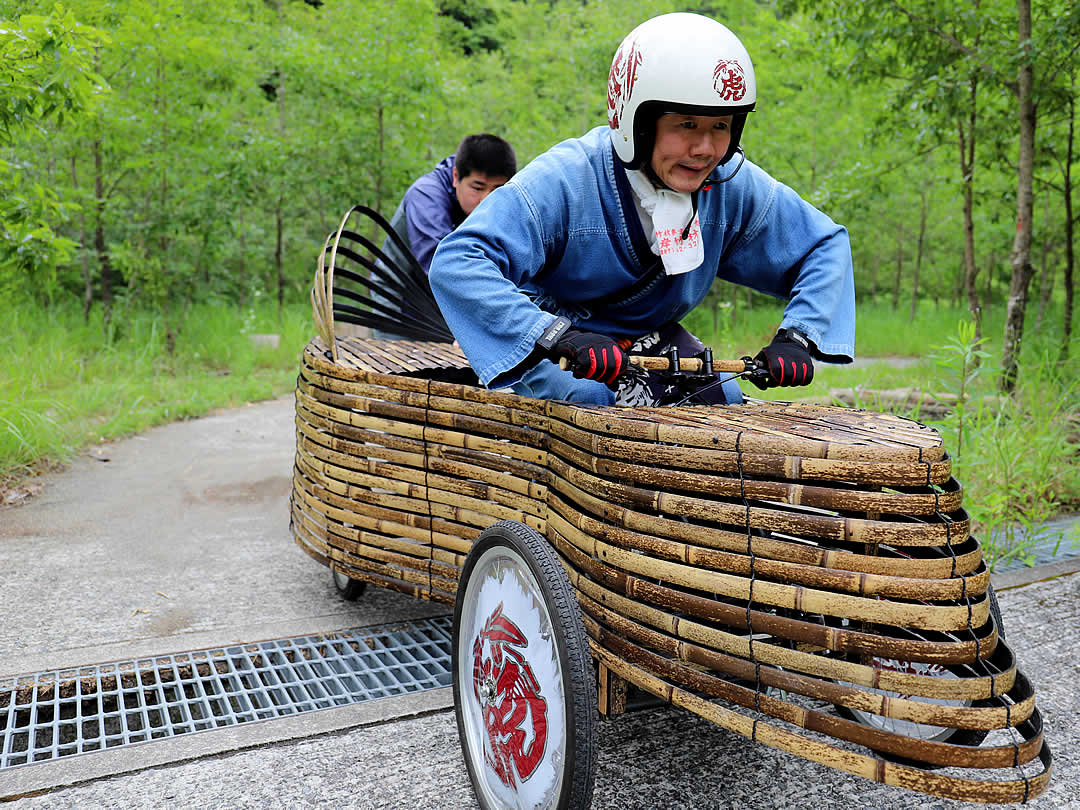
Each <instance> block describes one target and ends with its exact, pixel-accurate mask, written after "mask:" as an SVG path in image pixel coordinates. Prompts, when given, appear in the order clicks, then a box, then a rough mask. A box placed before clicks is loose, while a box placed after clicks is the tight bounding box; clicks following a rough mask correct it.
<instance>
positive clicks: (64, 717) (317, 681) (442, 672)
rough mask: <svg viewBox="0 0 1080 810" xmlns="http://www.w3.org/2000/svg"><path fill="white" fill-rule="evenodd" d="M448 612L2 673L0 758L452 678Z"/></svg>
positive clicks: (76, 748)
mask: <svg viewBox="0 0 1080 810" xmlns="http://www.w3.org/2000/svg"><path fill="white" fill-rule="evenodd" d="M450 636H451V618H450V617H449V616H441V617H438V618H434V619H418V620H414V621H410V622H404V623H400V624H392V625H383V626H380V627H366V628H360V629H355V630H345V631H342V632H340V633H335V634H331V635H314V636H302V637H298V638H286V639H277V640H274V641H263V642H259V643H257V644H242V645H236V646H232V647H222V648H217V649H211V650H198V651H195V652H185V653H177V654H174V655H165V656H154V657H152V658H140V659H138V660H135V661H122V662H118V663H111V664H99V665H96V666H91V667H79V668H77V669H65V670H56V671H52V672H39V673H38V674H36V675H27V676H24V677H19V678H6V679H0V735H2V736H0V741H2V746H0V769H3V768H11V767H15V766H17V765H27V764H30V763H34V762H42V761H44V760H49V759H55V758H56V757H64V756H70V755H72V754H82V753H86V752H89V751H100V750H103V749H106V748H115V747H117V746H121V745H131V744H133V743H140V742H146V741H148V740H157V739H163V738H165V737H174V736H176V735H179V734H187V733H190V732H193V731H205V730H207V729H213V728H221V727H222V726H231V725H236V724H237V723H246V722H249V721H251V720H266V719H269V718H273V717H283V716H286V715H293V714H298V713H300V712H309V711H314V710H315V709H325V708H329V707H332V706H344V705H347V704H350V703H360V702H362V701H365V700H372V699H375V698H383V697H392V696H395V695H402V694H406V693H408V692H418V691H421V690H424V689H433V688H435V687H439V686H449V685H450V683H451V679H452V675H451V671H450V643H451V639H450Z"/></svg>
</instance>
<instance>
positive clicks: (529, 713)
mask: <svg viewBox="0 0 1080 810" xmlns="http://www.w3.org/2000/svg"><path fill="white" fill-rule="evenodd" d="M458 598H459V599H464V600H465V602H464V603H463V605H462V611H461V630H460V640H459V644H461V645H462V646H461V647H460V648H459V649H458V671H457V672H456V673H455V676H456V678H457V679H458V683H459V684H460V686H459V694H460V700H461V703H462V706H461V709H462V717H463V720H464V726H465V731H466V738H467V739H466V740H465V741H464V743H465V745H467V746H468V749H469V750H468V753H469V755H470V758H471V760H472V762H473V765H474V767H475V768H477V770H478V771H479V773H480V781H481V783H482V784H481V791H482V792H483V793H484V794H485V795H484V796H483V797H482V798H483V799H484V800H485V802H486V804H487V805H489V806H493V807H511V808H534V807H550V806H552V805H554V804H555V803H556V802H557V801H558V797H559V794H560V792H561V790H562V782H563V769H564V765H565V759H566V706H565V703H566V701H565V696H564V689H563V679H562V672H561V670H560V667H559V651H558V646H557V644H556V641H555V637H554V634H553V629H552V623H551V617H550V616H549V615H548V611H547V608H546V606H545V604H544V599H543V596H542V591H541V590H540V586H539V585H538V583H537V582H536V580H535V579H534V578H533V576H532V574H531V573H530V571H529V569H528V567H527V566H526V565H525V562H524V561H523V560H522V559H521V557H520V556H518V555H517V554H516V553H515V552H514V551H513V550H511V549H509V548H505V547H500V546H495V547H492V548H490V549H488V550H487V552H485V553H484V554H483V555H482V556H481V557H480V559H479V560H478V561H477V564H476V566H475V568H474V569H473V571H472V575H471V576H470V577H469V582H468V585H467V586H466V590H465V592H464V593H459V594H458Z"/></svg>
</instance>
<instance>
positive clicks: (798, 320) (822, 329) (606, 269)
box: [430, 13, 855, 405]
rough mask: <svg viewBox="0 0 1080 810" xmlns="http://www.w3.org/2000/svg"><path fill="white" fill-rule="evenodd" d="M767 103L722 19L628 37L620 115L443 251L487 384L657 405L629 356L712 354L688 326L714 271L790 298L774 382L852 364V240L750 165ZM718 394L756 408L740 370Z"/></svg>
mask: <svg viewBox="0 0 1080 810" xmlns="http://www.w3.org/2000/svg"><path fill="white" fill-rule="evenodd" d="M756 98H757V92H756V83H755V78H754V68H753V65H752V64H751V62H750V56H749V55H748V54H747V52H746V49H745V48H744V47H743V45H742V43H741V42H740V41H739V39H738V38H737V37H736V36H735V35H734V34H733V33H732V32H731V31H729V30H728V29H727V28H726V27H724V26H723V25H721V24H720V23H718V22H716V21H714V20H711V19H709V18H706V17H702V16H700V15H697V14H684V13H676V14H665V15H661V16H659V17H655V18H653V19H651V20H648V21H646V22H644V23H642V24H641V25H639V26H638V27H637V28H636V29H634V30H633V31H632V32H631V33H630V34H629V35H628V36H627V37H626V39H624V40H623V42H622V44H621V45H620V46H619V49H618V51H617V52H616V54H615V58H614V60H613V61H612V65H611V72H610V75H609V78H608V124H609V125H608V126H607V127H603V126H601V127H597V128H595V129H593V130H592V131H590V132H588V133H586V134H585V135H584V136H582V137H581V138H577V139H572V140H568V141H564V142H563V143H560V144H558V145H556V146H554V147H552V148H551V149H549V150H548V151H547V152H546V153H544V154H542V155H540V156H539V157H537V158H536V159H535V160H534V161H532V162H531V163H530V164H529V165H528V166H527V167H525V168H524V169H523V170H522V171H520V172H519V173H518V174H517V175H516V176H515V177H514V178H513V179H512V180H511V181H510V182H509V183H507V184H506V185H505V186H503V187H502V188H499V189H497V190H496V191H495V192H493V193H492V194H491V195H490V196H489V197H488V198H487V199H486V200H484V202H483V203H481V204H480V205H479V206H477V208H476V210H474V211H473V213H472V214H471V215H470V216H469V218H468V219H467V220H466V221H465V222H464V223H463V224H462V225H461V227H459V228H458V229H457V230H455V231H454V232H453V233H451V234H450V235H449V236H447V237H446V238H445V239H444V240H443V241H442V242H441V243H440V245H439V247H438V249H437V250H436V253H435V257H434V259H433V261H432V265H431V274H430V279H431V287H432V291H433V292H434V294H435V297H436V300H437V301H438V303H439V307H440V309H441V310H442V312H443V314H444V316H445V318H446V322H447V324H448V325H449V327H450V329H451V330H452V331H453V333H454V335H455V337H456V338H457V340H458V342H459V343H460V345H461V348H462V349H463V351H464V352H465V355H466V356H467V357H468V359H469V362H470V364H471V365H472V367H473V369H474V370H475V371H476V373H477V375H478V376H479V378H480V380H481V382H483V383H484V384H485V385H487V386H489V387H499V386H507V385H509V386H511V387H512V388H513V390H514V391H515V392H517V393H519V394H522V395H525V396H531V397H537V398H542V399H561V400H570V401H574V402H589V403H597V404H602V405H608V404H613V403H616V402H618V403H625V404H653V403H654V402H655V400H653V399H650V396H652V394H655V392H650V391H646V390H644V389H643V388H642V387H641V384H640V383H635V384H633V385H627V383H626V381H627V380H628V379H630V380H633V379H636V378H635V377H634V376H633V375H624V374H623V372H624V370H625V368H626V365H627V355H628V353H639V352H640V353H645V354H661V353H662V351H663V350H664V349H665V348H667V347H668V346H670V345H675V346H677V347H678V349H679V352H680V354H681V355H682V356H683V357H686V356H690V355H693V354H695V353H696V352H698V351H701V349H702V348H703V345H702V344H701V342H700V341H698V340H697V339H696V338H695V337H694V336H692V335H691V334H690V333H689V332H687V331H686V330H685V329H683V328H682V327H681V326H679V325H678V321H679V320H680V319H681V318H683V317H684V316H686V315H687V314H688V313H689V312H690V311H691V310H692V309H693V308H694V307H696V306H697V305H698V304H699V303H701V301H702V300H703V299H704V298H705V296H706V294H707V293H708V291H709V288H710V287H711V286H712V283H713V281H714V280H715V279H716V278H721V279H724V280H725V281H731V282H735V283H737V284H742V285H746V286H748V287H751V288H753V289H755V290H758V291H761V292H765V293H769V294H771V295H774V296H777V297H781V298H785V299H788V304H787V306H786V308H785V310H784V316H783V319H782V321H781V324H780V329H779V331H778V332H777V334H776V336H775V337H774V338H773V340H772V342H771V343H770V344H769V345H768V346H766V347H765V348H763V349H762V350H761V352H760V353H759V354H758V355H757V359H758V360H759V361H761V362H762V364H763V365H765V366H766V367H767V368H768V370H769V376H770V377H771V380H770V383H769V384H773V385H805V384H807V383H809V382H810V381H811V379H812V378H813V374H814V360H815V359H818V360H822V361H826V362H834V363H848V362H851V360H852V358H853V354H854V337H855V290H854V280H853V272H852V261H851V247H850V243H849V240H848V236H847V232H846V230H845V229H844V228H842V227H841V226H839V225H837V224H836V223H834V222H833V221H832V220H831V219H829V218H828V217H827V216H825V215H824V214H823V213H821V212H820V211H818V210H817V209H815V208H814V207H813V206H811V205H810V204H809V203H807V202H806V201H805V200H803V199H802V198H801V197H799V195H798V194H796V193H795V192H794V191H792V190H791V189H790V188H788V187H787V186H785V185H782V184H780V183H778V182H777V181H776V180H774V179H773V178H771V177H770V176H769V175H767V174H766V173H765V172H764V171H763V170H762V169H760V168H758V167H757V166H755V165H754V164H753V163H751V162H750V161H747V160H745V157H744V155H743V152H742V149H741V148H740V147H739V141H740V139H741V136H742V132H743V127H744V125H745V123H746V118H747V115H748V114H749V113H750V111H751V110H753V109H754V105H755V102H756ZM560 356H561V357H566V358H568V359H569V360H570V362H571V370H562V369H560V367H559V366H558V365H557V364H556V363H555V362H552V358H558V357H560ZM715 391H716V393H717V396H715V397H714V398H713V399H712V401H717V402H728V403H738V402H742V394H741V392H740V390H739V387H738V385H737V384H736V383H735V382H734V381H733V380H727V381H725V382H724V384H723V385H722V386H716V387H715Z"/></svg>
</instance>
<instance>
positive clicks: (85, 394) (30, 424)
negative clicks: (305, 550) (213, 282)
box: [0, 300, 312, 480]
mask: <svg viewBox="0 0 1080 810" xmlns="http://www.w3.org/2000/svg"><path fill="white" fill-rule="evenodd" d="M0 318H2V320H3V322H4V323H5V324H7V325H8V327H9V328H6V329H5V330H4V331H3V332H2V333H0V381H2V385H0V480H3V479H5V478H8V477H10V476H11V475H12V474H13V473H15V472H17V471H18V470H19V469H26V468H28V467H30V466H31V465H33V464H35V463H38V462H39V461H40V460H42V459H49V460H54V461H63V460H65V459H67V458H70V456H71V455H72V453H74V452H75V451H77V450H79V449H81V448H83V447H86V446H87V445H89V444H92V443H95V442H98V441H104V440H109V439H114V438H117V437H120V436H125V435H128V434H131V433H134V432H136V431H139V430H144V429H146V428H148V427H151V426H153V425H157V424H162V423H165V422H169V421H171V420H175V419H184V418H190V417H194V416H199V415H201V414H204V413H206V412H207V411H208V410H210V409H211V408H215V407H224V406H230V405H238V404H241V403H243V402H247V401H252V400H259V399H266V398H268V397H273V396H279V395H282V394H285V393H287V392H288V391H290V390H291V389H292V388H293V386H294V385H295V383H296V367H297V366H296V364H297V362H298V358H299V356H300V352H301V350H302V349H303V347H304V345H305V344H306V343H307V341H308V340H309V339H310V336H311V331H312V327H311V313H310V308H309V307H308V306H301V305H299V304H296V305H294V306H293V307H290V308H289V309H288V310H286V312H285V313H284V315H283V318H282V319H281V320H280V321H279V320H278V318H277V316H276V308H275V307H274V306H273V305H272V304H271V303H270V302H267V301H265V300H263V301H258V300H256V301H253V302H252V303H251V304H250V305H249V306H248V307H246V308H244V309H237V308H236V307H234V306H231V305H229V304H226V303H223V302H207V303H203V304H198V305H196V306H195V307H194V309H193V312H192V314H191V318H190V325H189V328H188V329H186V330H185V331H184V333H183V334H182V335H181V336H180V337H179V339H178V341H177V345H176V347H175V349H174V350H173V351H172V352H170V351H169V350H168V347H167V345H166V329H165V324H164V322H163V320H162V319H161V318H160V317H159V316H156V315H154V314H148V313H146V312H139V311H137V310H128V311H126V312H125V313H124V317H123V318H116V319H114V327H113V328H112V329H111V330H109V331H106V330H105V329H104V328H103V325H102V323H101V321H100V319H97V318H95V319H92V320H91V322H90V323H84V322H83V320H82V317H81V314H80V313H79V312H78V311H76V310H75V309H74V308H73V307H61V306H54V307H52V308H50V309H48V310H44V309H41V308H39V307H36V306H32V305H26V304H22V305H15V304H11V303H8V304H0ZM255 333H272V334H277V335H279V338H280V342H279V344H278V346H277V347H276V348H273V347H265V346H261V345H256V344H255V343H254V342H253V341H252V340H251V335H252V334H255Z"/></svg>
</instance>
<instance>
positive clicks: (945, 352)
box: [0, 299, 1080, 561]
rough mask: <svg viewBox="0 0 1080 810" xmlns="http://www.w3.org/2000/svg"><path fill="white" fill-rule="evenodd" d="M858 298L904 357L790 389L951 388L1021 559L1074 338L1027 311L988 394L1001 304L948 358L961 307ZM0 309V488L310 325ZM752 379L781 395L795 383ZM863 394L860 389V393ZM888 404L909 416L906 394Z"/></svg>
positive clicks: (244, 397)
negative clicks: (1065, 340)
mask: <svg viewBox="0 0 1080 810" xmlns="http://www.w3.org/2000/svg"><path fill="white" fill-rule="evenodd" d="M858 311H859V320H858V324H857V332H856V346H857V351H858V353H859V356H860V357H865V356H867V355H870V356H877V357H891V358H898V357H901V358H914V359H915V360H916V362H915V363H914V364H913V365H909V366H905V367H900V368H898V367H895V366H894V365H892V364H888V363H881V364H874V365H871V366H868V367H860V368H851V367H844V366H834V365H826V364H819V366H818V368H817V370H816V373H815V382H814V385H813V386H812V387H811V388H810V389H806V392H807V393H808V394H811V395H813V396H817V397H821V396H822V395H827V394H828V392H829V390H830V389H835V388H843V389H859V390H875V389H890V388H903V387H918V388H920V389H922V390H924V391H935V392H944V393H947V394H949V393H951V394H953V395H956V396H959V395H963V396H962V397H961V400H960V401H961V402H962V403H963V404H962V406H961V407H960V408H958V409H956V410H955V411H953V413H952V414H950V415H949V416H948V417H947V418H945V419H943V420H939V421H937V422H932V423H931V424H933V425H934V427H936V428H937V429H938V430H940V431H941V433H942V435H943V437H944V439H945V442H946V447H948V448H949V450H950V453H951V454H952V456H953V460H954V467H953V470H954V476H955V477H956V478H957V480H959V481H961V482H962V483H963V485H964V487H965V493H966V494H965V499H964V501H965V505H966V508H967V509H968V511H969V513H970V515H971V517H972V521H973V525H974V527H975V531H976V532H977V533H978V534H980V535H981V536H982V537H983V538H984V544H985V546H986V548H987V551H988V556H989V557H990V558H991V559H992V560H995V561H1000V560H1009V559H1020V560H1027V561H1030V550H1031V549H1030V543H1029V542H1028V541H1027V540H1026V539H1025V538H1026V537H1028V536H1029V534H1030V530H1031V529H1032V528H1033V527H1035V526H1037V525H1038V524H1039V523H1040V522H1042V521H1044V520H1046V519H1047V518H1050V517H1053V516H1055V515H1058V514H1062V513H1069V512H1077V511H1080V465H1078V464H1076V452H1077V451H1076V447H1077V440H1076V433H1077V432H1078V430H1080V425H1078V423H1077V421H1076V414H1077V413H1078V411H1080V390H1078V386H1077V384H1076V383H1074V382H1072V381H1073V380H1076V379H1080V340H1076V339H1074V345H1073V346H1072V351H1071V353H1070V354H1071V358H1072V359H1071V360H1070V362H1069V364H1068V366H1067V368H1064V369H1063V368H1059V367H1058V365H1057V363H1056V359H1057V354H1058V349H1059V345H1060V314H1059V313H1057V312H1053V313H1050V314H1049V315H1048V316H1047V319H1046V321H1045V323H1044V328H1043V330H1042V331H1041V332H1038V333H1037V332H1035V331H1034V330H1033V329H1031V328H1030V327H1029V329H1028V331H1027V334H1026V335H1025V349H1024V352H1023V353H1022V356H1021V373H1020V377H1019V386H1018V389H1017V392H1016V395H1015V396H1013V397H1012V398H1010V399H1008V400H1004V401H1002V400H1000V399H999V398H997V397H996V392H997V370H998V368H999V365H1000V342H1001V335H1002V333H1003V323H1002V320H1003V313H1002V312H993V311H990V312H988V313H987V315H986V317H985V321H984V326H983V334H984V336H985V341H984V343H983V344H982V346H981V347H980V348H979V351H982V352H984V353H985V356H984V357H981V358H980V359H981V361H982V362H981V363H980V364H979V365H978V366H977V367H975V366H974V365H973V364H970V363H969V362H966V361H964V360H963V355H964V354H965V352H966V353H968V354H970V352H971V351H973V350H974V347H972V346H971V343H970V340H967V341H966V342H965V336H964V334H963V331H962V330H963V327H962V326H961V324H962V323H963V321H964V320H965V315H966V313H965V312H963V311H962V310H956V309H951V308H942V309H937V308H934V307H933V306H929V305H928V306H924V307H923V308H922V309H921V310H920V313H919V315H918V317H917V318H916V319H915V320H914V321H912V320H911V319H909V317H908V311H907V309H906V308H904V309H903V311H902V312H896V313H894V312H892V311H891V309H890V308H889V307H888V306H887V305H874V304H865V303H863V304H860V306H859V310H858ZM781 314H782V304H781V303H780V302H775V303H772V302H765V301H764V299H762V300H760V301H759V300H755V306H754V308H752V309H751V308H749V307H746V306H745V305H744V306H742V307H741V308H740V310H739V313H738V317H737V318H731V317H730V316H729V315H728V314H727V313H725V314H724V316H723V317H722V318H720V319H719V321H718V323H717V325H718V326H719V328H718V329H716V330H714V329H713V317H712V313H710V312H705V311H699V312H696V313H694V314H693V315H692V316H691V317H690V318H689V319H688V320H687V326H688V328H690V329H691V330H692V331H694V332H695V333H697V334H698V335H699V336H701V337H702V339H703V340H705V341H706V343H708V344H709V345H711V346H712V347H713V348H714V350H715V352H716V355H717V357H722V358H735V357H741V356H743V355H747V354H749V355H753V354H756V352H757V350H758V349H759V348H760V347H761V346H763V345H765V344H766V343H768V341H769V340H770V339H771V336H772V334H773V333H774V332H775V329H776V327H777V325H778V324H779V322H780V317H781ZM1055 318H1056V320H1055ZM1029 320H1031V319H1029ZM0 322H3V323H4V324H5V325H6V327H7V328H6V329H5V330H4V332H3V334H2V335H0V489H2V488H3V486H4V485H5V484H7V485H10V484H12V483H13V482H17V481H19V480H20V479H23V478H26V477H27V476H28V475H31V474H33V472H35V471H36V470H39V469H44V468H48V467H49V466H55V465H56V464H63V463H65V462H66V461H68V460H70V458H71V457H72V456H73V455H74V454H75V453H77V452H79V451H80V450H82V449H85V448H87V447H89V446H91V445H93V444H96V443H98V442H102V441H109V440H112V439H116V438H120V437H123V436H128V435H131V434H134V433H137V432H139V431H142V430H145V429H147V428H149V427H152V426H154V425H159V424H164V423H167V422H171V421H174V420H177V419H188V418H192V417H196V416H201V415H203V414H206V413H207V412H209V411H211V410H213V409H215V408H222V407H230V406H235V405H239V404H242V403H244V402H252V401H258V400H263V399H269V398H272V397H276V396H281V395H283V394H287V393H288V392H290V391H291V390H292V389H293V387H294V385H295V381H296V373H297V366H298V360H299V356H300V352H301V351H302V350H303V347H304V345H305V344H306V343H307V341H308V340H309V339H310V338H311V336H312V335H313V334H314V327H313V324H312V322H311V311H310V309H309V307H308V305H307V304H306V303H305V304H299V303H297V304H293V305H290V306H289V307H288V308H287V309H286V311H285V312H284V313H283V315H282V317H281V319H280V320H279V319H278V316H277V312H276V308H275V307H274V306H273V305H270V304H266V305H259V306H256V307H252V308H248V309H238V308H237V307H235V306H234V305H229V304H226V303H205V304H202V305H199V306H198V307H196V308H195V309H194V310H193V311H192V312H191V314H190V315H189V317H188V319H187V322H186V325H185V327H184V329H183V331H182V332H181V334H180V335H179V338H178V340H177V343H176V347H175V350H174V352H173V353H172V354H169V353H168V352H167V351H166V349H165V336H164V330H163V328H162V324H161V322H160V320H158V319H157V318H155V317H153V316H151V315H149V314H145V313H129V314H125V315H123V316H121V315H119V314H118V315H117V316H116V317H115V318H114V325H113V328H112V329H111V330H110V332H109V334H106V330H105V328H104V326H103V324H102V322H101V320H100V316H97V317H93V318H91V320H90V322H89V323H83V320H82V316H81V313H79V312H77V311H75V310H74V309H64V308H55V309H51V310H48V311H44V310H41V309H38V308H36V307H32V306H29V305H21V306H20V305H12V304H10V303H9V304H6V305H5V304H0ZM257 333H273V334H277V335H280V344H279V346H278V347H277V348H268V347H261V346H257V345H255V344H254V342H253V341H252V340H251V339H250V336H251V335H252V334H257ZM970 359H971V358H970V357H968V361H970ZM752 393H753V394H754V396H760V397H766V398H773V399H788V398H791V397H792V396H793V395H796V394H797V393H802V392H801V391H796V390H795V389H789V388H785V389H772V390H770V391H766V392H759V391H757V390H756V389H754V390H753V391H752ZM867 399H868V401H866V402H863V403H860V404H863V405H864V406H867V407H875V403H874V402H873V401H871V400H870V398H869V395H867ZM902 415H904V416H909V417H912V418H915V419H923V415H922V414H920V413H919V411H918V409H917V408H915V409H912V410H909V411H907V412H904V413H902ZM923 421H926V420H925V419H923ZM1071 542H1073V540H1071V539H1070V540H1069V543H1071Z"/></svg>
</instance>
